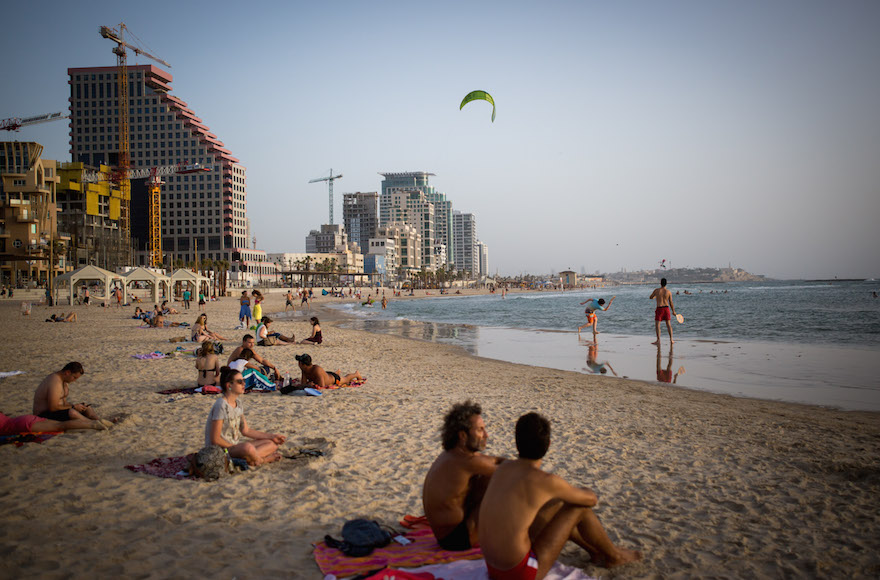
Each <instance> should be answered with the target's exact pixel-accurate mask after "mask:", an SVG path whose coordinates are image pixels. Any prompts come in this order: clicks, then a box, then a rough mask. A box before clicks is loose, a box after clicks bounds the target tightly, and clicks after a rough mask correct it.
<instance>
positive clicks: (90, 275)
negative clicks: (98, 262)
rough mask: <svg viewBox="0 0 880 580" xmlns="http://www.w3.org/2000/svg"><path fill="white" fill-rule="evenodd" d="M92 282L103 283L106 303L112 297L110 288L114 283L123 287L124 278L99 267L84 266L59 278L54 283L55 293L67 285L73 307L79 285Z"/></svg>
mask: <svg viewBox="0 0 880 580" xmlns="http://www.w3.org/2000/svg"><path fill="white" fill-rule="evenodd" d="M90 281H96V282H101V283H103V284H104V300H105V301H106V300H107V298H108V297H109V296H110V286H111V285H112V284H113V283H114V282H119V284H120V286H122V282H123V277H122V276H120V275H119V274H114V273H113V272H110V271H108V270H105V269H104V268H99V267H97V266H83V267H82V268H79V269H78V270H74V271H73V272H66V273H64V274H61V275H60V276H57V277H56V278H55V281H54V282H55V288H56V290H55V291H56V292H58V285H59V284H67V288H68V292H69V293H70V294H69V301H70V305H71V306H73V292H74V290H75V289H76V285H77V283H78V282H90Z"/></svg>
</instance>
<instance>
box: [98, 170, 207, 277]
mask: <svg viewBox="0 0 880 580" xmlns="http://www.w3.org/2000/svg"><path fill="white" fill-rule="evenodd" d="M212 169H214V168H213V167H208V166H205V165H201V164H199V163H190V164H186V163H179V164H177V165H161V166H157V167H149V168H147V167H145V168H142V169H129V170H128V171H126V172H125V175H124V176H123V179H124V180H125V181H126V182H129V181H131V180H132V179H146V178H149V181H147V190H148V191H149V194H150V242H149V244H148V247H147V250H148V251H149V254H150V259H149V264H150V265H151V266H153V267H154V268H160V267H162V207H161V203H160V201H161V199H162V186H163V185H164V184H165V182H164V181H162V177H164V176H166V175H181V174H187V173H201V172H204V171H211V170H212ZM114 177H116V176H115V175H108V174H106V173H102V172H100V171H84V172H83V177H82V180H83V183H95V182H97V181H113V179H114ZM120 217H121V216H120Z"/></svg>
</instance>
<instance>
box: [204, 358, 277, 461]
mask: <svg viewBox="0 0 880 580" xmlns="http://www.w3.org/2000/svg"><path fill="white" fill-rule="evenodd" d="M220 388H222V389H223V394H222V396H221V397H220V398H219V399H217V401H216V402H215V403H214V406H213V407H211V412H210V413H209V414H208V421H207V422H206V424H205V446H206V447H207V446H209V445H219V446H220V447H223V448H224V449H226V451H227V453H229V456H230V457H240V458H242V459H244V460H246V461H247V462H248V465H253V466H257V465H262V464H263V463H271V462H273V461H278V460H279V459H281V454H280V453H278V446H279V445H281V444H282V443H284V441H285V439H286V438H285V437H284V435H278V434H277V433H263V432H262V431H257V430H255V429H251V428H250V427H249V426H248V424H247V421H245V418H244V407H243V405H242V402H241V400H240V397H241V395H243V394H244V379H243V378H242V376H241V373H240V372H238V371H236V370H234V369H231V368H229V367H223V368H221V369H220ZM242 437H250V438H251V441H243V440H242Z"/></svg>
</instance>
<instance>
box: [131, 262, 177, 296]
mask: <svg viewBox="0 0 880 580" xmlns="http://www.w3.org/2000/svg"><path fill="white" fill-rule="evenodd" d="M132 282H149V283H150V284H151V285H152V287H153V303H154V304H158V303H159V294H160V291H161V289H162V285H163V284H164V285H165V288H166V290H167V292H166V296H168V297H170V296H171V277H170V276H166V275H165V274H160V273H159V272H154V271H153V270H148V269H146V268H144V267H137V268H135V269H134V270H132V271H131V272H129V273H128V274H126V275H125V284H124V285H123V287H122V288H123V294H122V296H123V302H126V303H128V286H129V284H131V283H132Z"/></svg>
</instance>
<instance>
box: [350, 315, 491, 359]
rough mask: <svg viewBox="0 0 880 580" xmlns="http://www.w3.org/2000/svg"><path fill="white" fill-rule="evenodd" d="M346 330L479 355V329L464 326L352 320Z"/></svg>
mask: <svg viewBox="0 0 880 580" xmlns="http://www.w3.org/2000/svg"><path fill="white" fill-rule="evenodd" d="M345 327H346V328H352V329H354V330H366V331H367V332H381V333H383V334H394V335H395V336H403V337H404V338H414V339H416V340H425V341H428V342H442V343H448V344H454V345H457V346H461V347H462V348H464V349H465V350H467V351H468V352H469V353H470V354H473V355H479V352H478V344H479V340H480V328H479V327H478V326H469V325H466V324H445V323H439V322H419V321H416V320H373V319H371V320H354V321H352V322H351V323H347V324H345Z"/></svg>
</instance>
